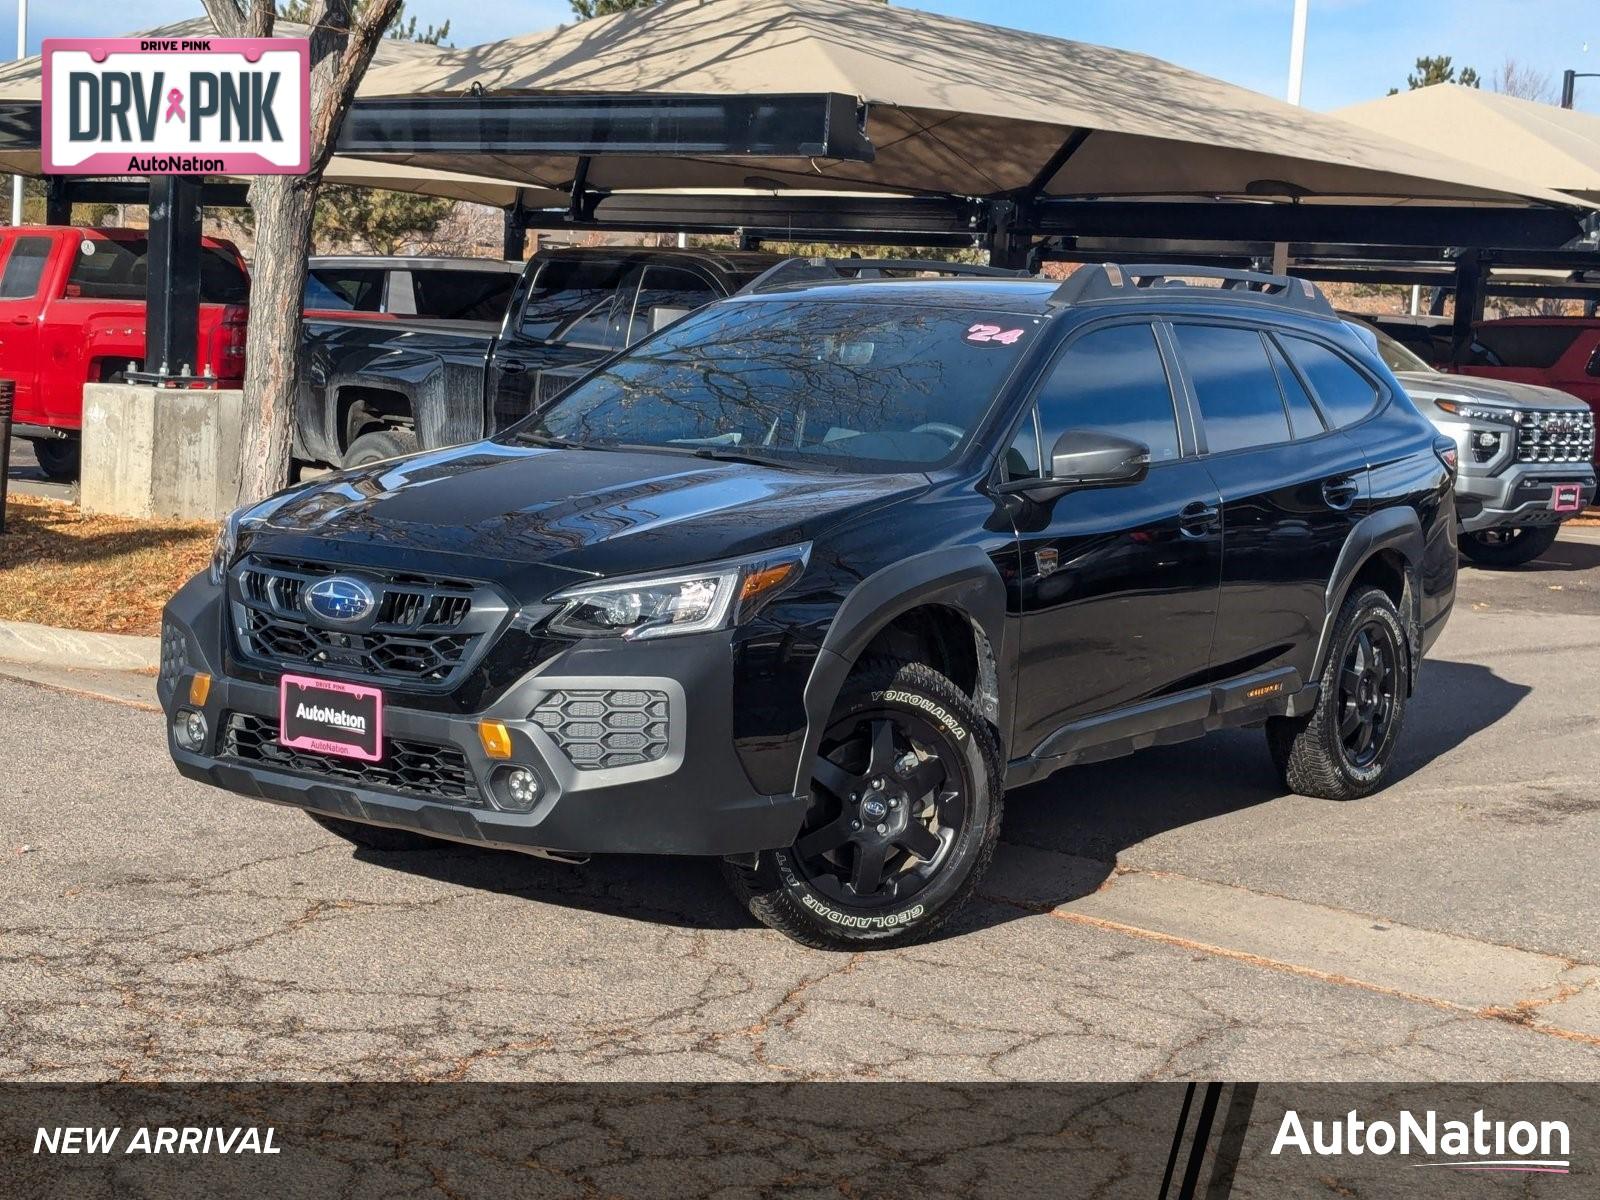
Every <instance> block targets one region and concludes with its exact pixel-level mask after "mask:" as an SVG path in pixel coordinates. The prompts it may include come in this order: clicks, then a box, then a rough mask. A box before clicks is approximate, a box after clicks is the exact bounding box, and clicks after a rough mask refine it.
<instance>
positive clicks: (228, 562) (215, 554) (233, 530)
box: [211, 505, 249, 587]
mask: <svg viewBox="0 0 1600 1200" xmlns="http://www.w3.org/2000/svg"><path fill="white" fill-rule="evenodd" d="M246 507H249V506H248V505H246ZM244 511H245V509H244V508H236V509H234V510H233V511H232V512H231V513H229V514H228V515H227V517H226V519H224V520H223V522H222V528H221V529H219V530H218V531H217V544H216V545H215V546H213V547H212V548H211V582H212V583H214V584H216V585H217V586H218V587H221V586H222V581H223V579H224V578H226V577H227V574H228V568H229V567H231V566H232V565H233V558H234V555H236V554H237V553H238V552H239V518H240V517H241V516H243V515H244Z"/></svg>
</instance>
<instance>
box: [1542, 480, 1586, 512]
mask: <svg viewBox="0 0 1600 1200" xmlns="http://www.w3.org/2000/svg"><path fill="white" fill-rule="evenodd" d="M1582 508H1583V486H1582V485H1581V484H1576V483H1558V484H1556V485H1555V486H1554V487H1552V488H1551V489H1550V511H1551V512H1559V513H1575V512H1578V511H1579V510H1581V509H1582Z"/></svg>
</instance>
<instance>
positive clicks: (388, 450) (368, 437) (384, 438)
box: [344, 429, 417, 469]
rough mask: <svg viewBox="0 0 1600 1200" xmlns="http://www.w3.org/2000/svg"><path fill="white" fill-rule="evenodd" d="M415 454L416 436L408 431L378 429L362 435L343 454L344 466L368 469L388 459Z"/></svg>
mask: <svg viewBox="0 0 1600 1200" xmlns="http://www.w3.org/2000/svg"><path fill="white" fill-rule="evenodd" d="M416 452H417V435H416V434H415V433H413V432H411V430H409V429H378V430H374V431H373V432H372V433H363V434H362V435H361V436H360V437H358V438H357V439H356V440H355V441H353V442H351V443H350V448H349V449H348V450H346V451H345V452H344V466H345V468H346V469H349V468H351V467H368V466H371V465H372V464H373V463H375V462H383V461H384V460H385V459H388V458H400V457H402V456H404V455H407V454H415V453H416Z"/></svg>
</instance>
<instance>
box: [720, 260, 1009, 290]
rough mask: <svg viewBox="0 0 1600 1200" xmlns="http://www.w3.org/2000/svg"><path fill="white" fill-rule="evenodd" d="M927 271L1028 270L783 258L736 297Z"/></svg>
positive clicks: (1000, 274) (998, 275) (991, 274)
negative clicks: (806, 285) (777, 289)
mask: <svg viewBox="0 0 1600 1200" xmlns="http://www.w3.org/2000/svg"><path fill="white" fill-rule="evenodd" d="M914 271H922V272H930V273H936V274H939V275H966V276H974V275H975V276H985V277H988V278H994V279H1028V278H1031V277H1032V276H1031V273H1030V272H1028V271H1014V270H1009V269H1007V268H1005V267H986V266H983V265H981V264H979V263H960V262H946V261H945V260H944V259H940V258H822V257H816V258H786V259H784V260H783V261H782V262H780V263H775V264H774V265H773V266H770V267H768V268H767V269H766V270H765V271H763V272H762V273H761V274H759V275H757V276H756V277H755V278H754V279H752V280H751V281H750V282H749V283H747V284H745V285H744V286H743V287H742V288H740V289H739V290H738V291H737V292H735V293H734V295H736V296H745V295H749V294H750V293H751V292H762V291H766V290H767V289H768V288H774V287H786V286H788V285H790V284H797V283H836V282H838V281H839V280H841V279H882V278H890V277H892V276H891V272H894V273H900V272H914Z"/></svg>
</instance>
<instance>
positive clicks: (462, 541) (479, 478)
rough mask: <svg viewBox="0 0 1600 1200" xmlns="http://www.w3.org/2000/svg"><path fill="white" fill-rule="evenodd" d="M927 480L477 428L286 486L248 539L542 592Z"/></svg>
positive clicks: (824, 517)
mask: <svg viewBox="0 0 1600 1200" xmlns="http://www.w3.org/2000/svg"><path fill="white" fill-rule="evenodd" d="M927 486H928V481H927V478H926V477H925V476H923V475H921V474H905V475H889V476H884V475H849V474H841V473H836V472H827V471H813V470H804V469H798V470H789V469H784V468H776V467H765V466H756V465H749V464H743V463H730V462H717V461H712V460H705V459H698V458H694V457H691V456H686V455H681V454H674V453H656V452H649V451H610V450H553V449H546V448H542V447H521V446H502V445H499V444H497V443H493V442H479V443H475V444H472V445H468V446H461V447H457V448H455V449H451V450H442V451H435V452H430V453H427V454H420V455H414V456H412V457H410V458H404V459H395V460H392V461H390V462H386V463H377V464H374V465H372V466H370V467H363V468H359V469H357V470H353V471H345V472H341V473H339V474H335V475H329V476H325V477H323V478H321V479H318V480H316V481H314V482H312V483H309V484H306V485H303V486H301V487H298V488H294V489H291V490H290V491H288V492H284V493H282V494H281V495H279V496H276V497H274V498H273V499H271V500H268V501H266V502H264V503H263V504H261V505H258V506H257V507H256V508H254V509H252V510H251V511H250V512H249V513H248V514H246V515H245V517H244V520H243V525H242V528H241V549H244V550H256V551H259V552H263V553H271V554H276V555H282V556H285V557H296V558H306V559H314V560H320V561H325V562H327V561H331V562H337V563H341V564H347V565H351V566H368V567H383V568H388V569H392V570H414V571H417V572H419V573H433V574H450V575H461V576H468V577H472V578H478V579H488V580H492V581H497V582H502V583H505V584H507V585H509V586H511V587H512V588H513V589H514V590H516V591H517V592H518V593H519V594H521V595H523V596H528V595H529V594H530V593H531V592H534V591H537V590H538V589H539V588H541V587H547V586H548V587H560V586H568V585H571V584H574V583H578V582H581V581H582V580H583V579H585V578H599V577H606V576H613V575H623V574H628V575H631V574H637V573H642V572H649V571H657V570H663V569H670V568H676V567H683V566H690V565H693V564H695V563H702V562H711V561H714V560H717V559H723V558H732V557H736V556H740V555H744V554H752V553H758V552H760V551H763V550H770V549H775V548H777V547H780V546H786V545H792V544H793V543H796V542H801V541H807V540H810V539H812V538H814V537H816V536H817V535H818V534H819V533H821V532H823V531H824V530H826V529H828V528H829V527H831V526H833V525H835V524H837V523H838V522H840V521H842V520H844V519H845V518H847V517H849V516H851V515H853V514H855V513H858V512H861V511H864V510H866V509H868V508H872V507H876V506H878V505H882V504H886V503H890V502H892V501H894V500H897V499H900V498H903V497H905V496H909V495H914V494H915V493H917V492H918V491H921V490H923V489H925V488H926V487H927ZM441 556H447V558H446V559H445V560H444V561H441Z"/></svg>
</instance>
